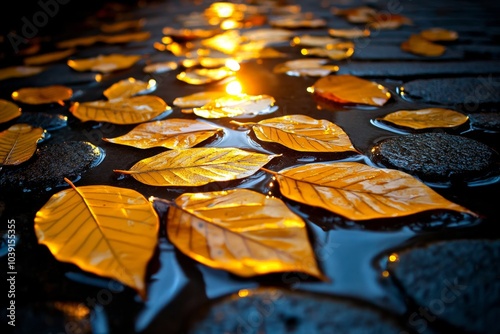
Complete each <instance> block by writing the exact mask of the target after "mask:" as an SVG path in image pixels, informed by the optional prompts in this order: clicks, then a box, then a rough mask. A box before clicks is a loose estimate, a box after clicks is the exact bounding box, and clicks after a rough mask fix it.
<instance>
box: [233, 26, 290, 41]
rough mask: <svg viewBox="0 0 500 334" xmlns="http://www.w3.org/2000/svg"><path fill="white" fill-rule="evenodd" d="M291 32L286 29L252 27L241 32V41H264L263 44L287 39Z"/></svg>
mask: <svg viewBox="0 0 500 334" xmlns="http://www.w3.org/2000/svg"><path fill="white" fill-rule="evenodd" d="M292 36H293V32H292V31H290V30H288V29H278V28H262V29H252V30H247V31H245V32H242V33H241V37H242V39H243V41H245V42H249V41H253V42H255V41H264V42H265V44H267V45H269V44H270V43H277V42H286V41H289V40H290V38H291V37H292Z"/></svg>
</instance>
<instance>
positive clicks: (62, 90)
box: [11, 85, 73, 105]
mask: <svg viewBox="0 0 500 334" xmlns="http://www.w3.org/2000/svg"><path fill="white" fill-rule="evenodd" d="M72 96H73V90H72V89H71V88H69V87H66V86H62V85H50V86H45V87H26V88H21V89H19V90H16V91H15V92H13V93H12V96H11V97H12V99H13V100H14V101H19V102H23V103H27V104H46V103H58V104H60V105H64V101H65V100H69V99H70V98H71V97H72Z"/></svg>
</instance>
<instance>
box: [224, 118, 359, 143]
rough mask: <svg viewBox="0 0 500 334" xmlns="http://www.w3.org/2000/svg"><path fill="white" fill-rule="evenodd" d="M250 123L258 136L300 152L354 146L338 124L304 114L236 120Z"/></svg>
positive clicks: (243, 124) (248, 124) (263, 139)
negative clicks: (257, 120) (256, 119)
mask: <svg viewBox="0 0 500 334" xmlns="http://www.w3.org/2000/svg"><path fill="white" fill-rule="evenodd" d="M232 123H234V124H238V125H240V126H241V125H242V126H251V127H252V130H253V132H254V133H255V135H256V136H257V138H258V139H260V140H262V141H266V142H276V143H278V144H281V145H283V146H286V147H288V148H290V149H292V150H296V151H301V152H345V151H354V152H357V151H356V149H355V148H354V147H353V146H352V143H351V141H350V139H349V137H348V136H347V134H346V133H345V132H344V130H342V129H341V128H340V127H339V126H338V125H336V124H334V123H332V122H329V121H327V120H317V119H314V118H311V117H309V116H306V115H287V116H281V117H275V118H270V119H265V120H262V121H260V122H258V123H238V122H236V121H232Z"/></svg>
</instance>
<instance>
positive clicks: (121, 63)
mask: <svg viewBox="0 0 500 334" xmlns="http://www.w3.org/2000/svg"><path fill="white" fill-rule="evenodd" d="M141 58H142V56H140V55H121V54H110V55H99V56H97V57H94V58H85V59H70V60H68V62H67V64H68V66H69V67H71V68H72V69H74V70H76V71H79V72H83V71H97V72H102V73H110V72H114V71H118V70H122V69H126V68H129V67H131V66H132V65H134V64H135V63H137V62H138V61H139V60H140V59H141Z"/></svg>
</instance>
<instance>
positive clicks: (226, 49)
mask: <svg viewBox="0 0 500 334" xmlns="http://www.w3.org/2000/svg"><path fill="white" fill-rule="evenodd" d="M241 39H242V38H241V36H240V33H239V31H238V30H229V31H226V32H224V33H222V34H218V35H215V36H214V37H211V38H206V39H204V40H202V41H201V44H202V45H203V46H204V47H207V48H211V49H213V50H216V51H220V52H222V53H224V54H227V55H231V54H233V53H234V52H236V51H237V50H238V48H239V47H240V43H241Z"/></svg>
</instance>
